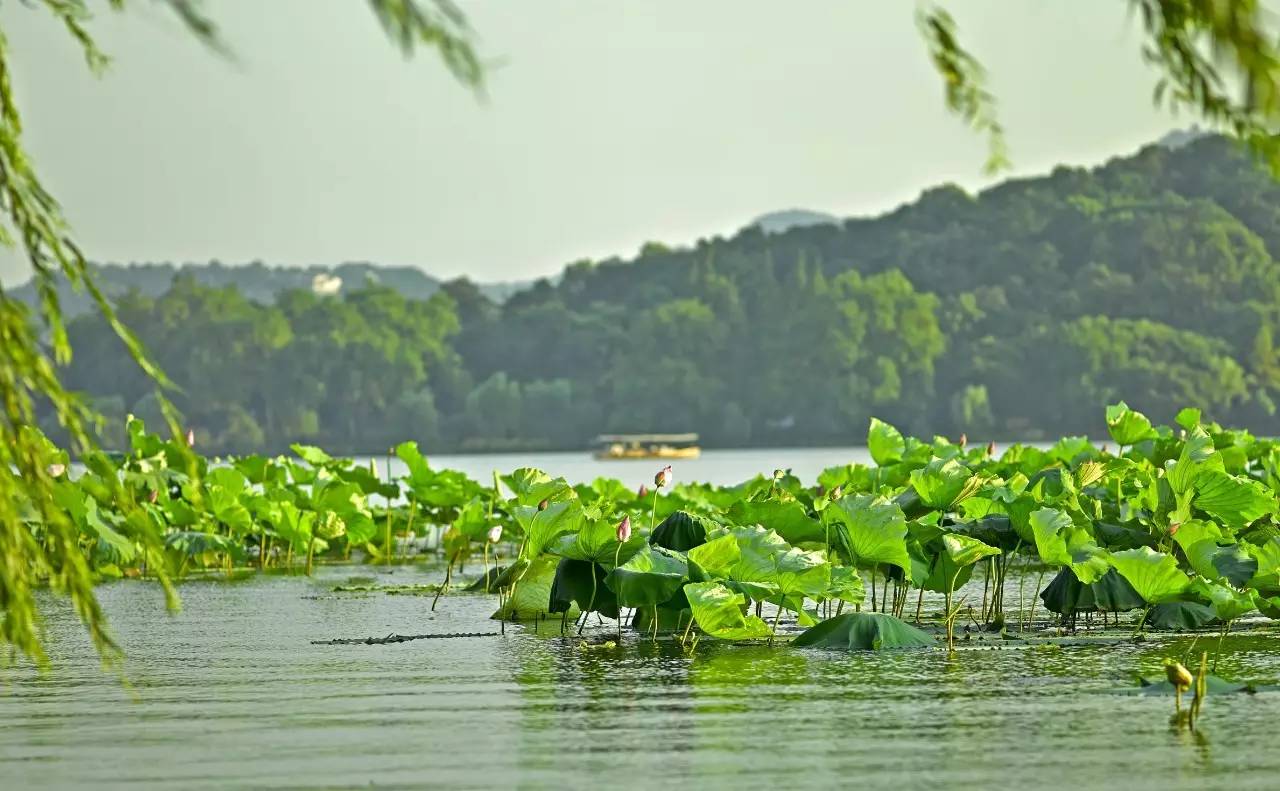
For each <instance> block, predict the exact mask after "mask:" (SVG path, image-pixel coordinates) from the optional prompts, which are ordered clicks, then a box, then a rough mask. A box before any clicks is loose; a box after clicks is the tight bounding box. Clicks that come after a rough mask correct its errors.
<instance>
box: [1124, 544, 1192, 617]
mask: <svg viewBox="0 0 1280 791" xmlns="http://www.w3.org/2000/svg"><path fill="white" fill-rule="evenodd" d="M1111 565H1112V566H1114V567H1115V570H1116V571H1118V572H1120V575H1121V576H1123V577H1124V578H1125V579H1126V580H1128V581H1129V584H1130V585H1132V586H1133V589H1134V590H1135V591H1137V592H1138V595H1139V596H1141V597H1142V598H1143V599H1146V600H1147V602H1149V603H1151V604H1159V603H1160V602H1165V601H1171V600H1172V599H1175V598H1177V597H1178V595H1179V594H1181V593H1182V592H1183V591H1185V590H1186V589H1187V587H1188V586H1189V585H1190V580H1188V579H1187V575H1186V574H1184V573H1183V572H1182V570H1181V569H1179V568H1178V561H1177V559H1175V558H1174V557H1173V556H1172V555H1166V554H1165V553H1163V552H1156V551H1155V550H1153V549H1151V548H1150V547H1141V548H1139V549H1126V550H1124V551H1122V552H1113V553H1112V554H1111Z"/></svg>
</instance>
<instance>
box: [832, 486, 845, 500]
mask: <svg viewBox="0 0 1280 791" xmlns="http://www.w3.org/2000/svg"><path fill="white" fill-rule="evenodd" d="M843 494H844V487H843V486H840V485H838V484H837V485H836V486H832V487H831V499H832V500H839V499H840V497H841V496H842V495H843Z"/></svg>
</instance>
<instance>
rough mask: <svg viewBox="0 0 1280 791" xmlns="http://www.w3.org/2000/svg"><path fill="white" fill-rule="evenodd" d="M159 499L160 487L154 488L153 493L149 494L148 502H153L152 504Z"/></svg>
mask: <svg viewBox="0 0 1280 791" xmlns="http://www.w3.org/2000/svg"><path fill="white" fill-rule="evenodd" d="M159 499H160V490H159V489H152V490H151V494H149V495H147V502H149V503H151V504H152V505H154V504H155V502H156V501H157V500H159Z"/></svg>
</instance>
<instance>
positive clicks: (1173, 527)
mask: <svg viewBox="0 0 1280 791" xmlns="http://www.w3.org/2000/svg"><path fill="white" fill-rule="evenodd" d="M1180 527H1182V523H1181V522H1173V523H1171V524H1170V525H1169V535H1171V536H1172V535H1177V533H1178V528H1180Z"/></svg>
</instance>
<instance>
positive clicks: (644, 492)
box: [636, 483, 649, 500]
mask: <svg viewBox="0 0 1280 791" xmlns="http://www.w3.org/2000/svg"><path fill="white" fill-rule="evenodd" d="M648 496H649V487H648V486H645V485H644V484H643V483H642V484H640V488H639V489H636V497H639V498H640V499H641V500H643V499H644V498H646V497H648Z"/></svg>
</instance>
